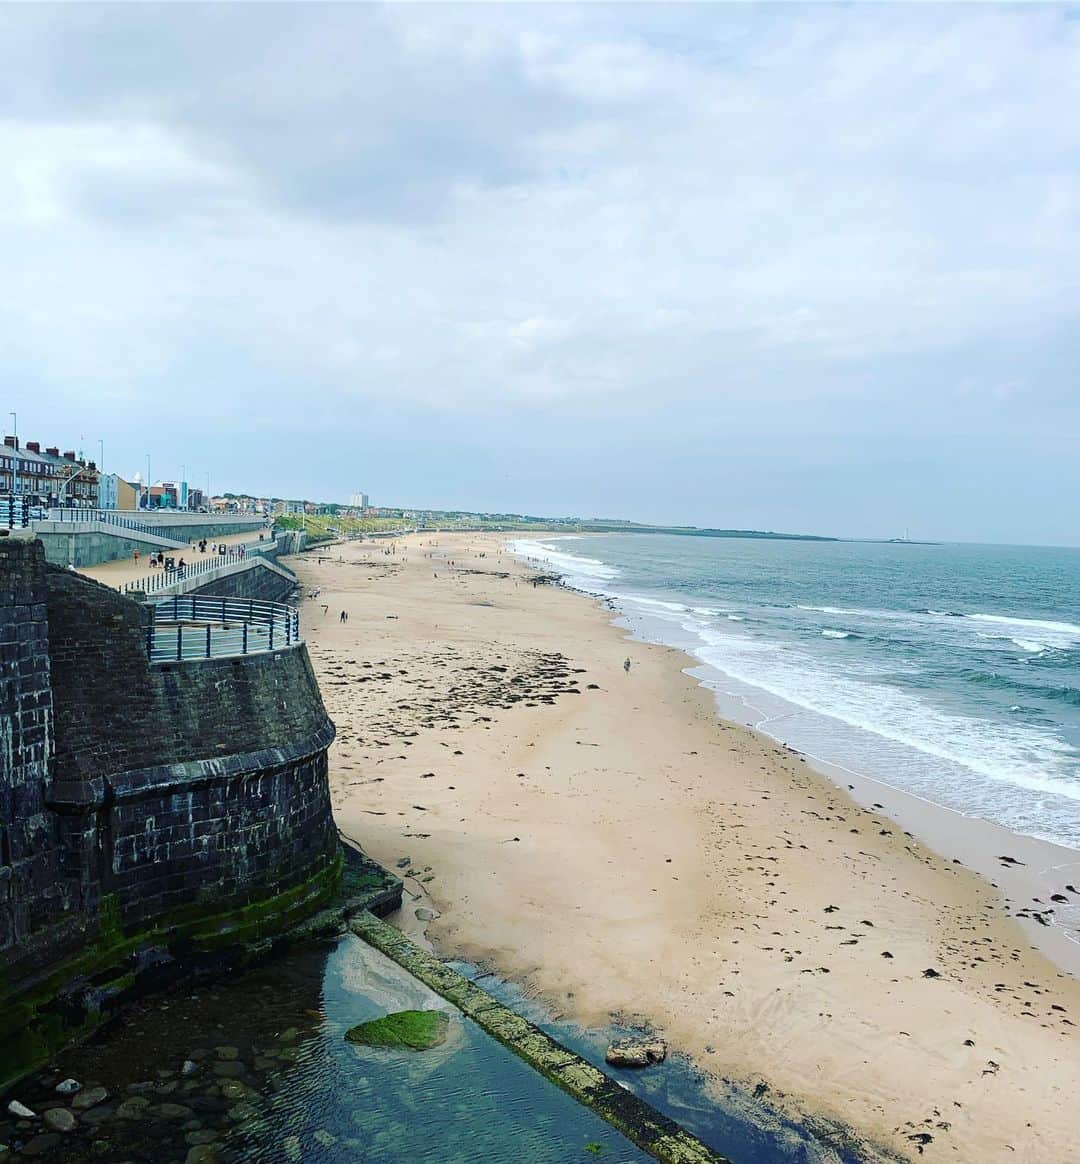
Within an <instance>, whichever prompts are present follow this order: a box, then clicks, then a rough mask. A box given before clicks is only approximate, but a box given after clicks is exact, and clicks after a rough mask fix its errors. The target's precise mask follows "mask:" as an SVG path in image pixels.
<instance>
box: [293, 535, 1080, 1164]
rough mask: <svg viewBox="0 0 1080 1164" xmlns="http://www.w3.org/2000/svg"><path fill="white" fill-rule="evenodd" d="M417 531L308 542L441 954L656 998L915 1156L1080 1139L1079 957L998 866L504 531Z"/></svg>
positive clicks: (984, 1152)
mask: <svg viewBox="0 0 1080 1164" xmlns="http://www.w3.org/2000/svg"><path fill="white" fill-rule="evenodd" d="M436 541H437V542H438V545H434V544H431V543H434V542H436ZM397 548H398V552H397V554H396V555H387V554H386V553H385V549H386V546H385V544H374V545H373V544H371V543H368V544H366V545H360V544H358V543H349V544H347V545H345V546H334V547H330V548H327V549H326V550H325V551H323V552H322V554H321V555H316V554H311V555H306V556H305V557H304V558H302V559H300V558H293V559H290V565H295V568H296V569H297V572H298V573H299V574H300V576H301V578H302V579H303V580H304V583H305V587H306V588H310V587H312V586H317V587H321V590H322V593H321V595H320V596H319V598H318V599H315V600H309V601H307V602H305V604H304V614H303V621H304V626H305V632H306V634H307V636H308V642H309V648H310V650H311V654H312V659H313V661H314V664H315V668H316V671H317V673H318V675H319V679H320V683H321V684H322V688H323V694H324V698H325V699H326V702H327V707H328V709H329V711H330V713H331V715H332V716H333V718H334V719H335V721H336V723H337V725H338V732H339V735H338V740H337V742H336V744H335V746H334V750H333V754H332V769H331V779H332V789H333V796H334V804H335V810H336V813H337V817H338V821H339V823H340V825H341V827H342V828H343V829H344V830H345V831H346V832H347V833H348V834H349V835H351V836H353V837H355V838H356V839H357V840H358V841H359V842H360V843H361V844H362V845H363V846H364V847H365V848H366V849H367V850H368V851H369V852H370V853H371V854H372V855H373V856H375V857H376V858H377V859H379V860H381V861H382V862H383V863H385V864H387V865H389V866H391V867H393V866H395V865H397V864H399V863H400V862H404V863H405V868H406V871H407V872H408V873H409V874H410V875H409V876H408V877H407V881H406V884H407V887H408V888H409V889H410V890H411V891H412V892H413V893H414V894H416V895H417V896H416V900H415V901H414V902H413V904H412V907H411V909H412V914H413V916H412V917H411V918H410V919H409V921H410V923H411V925H412V926H415V925H417V924H427V929H428V933H429V936H430V937H431V938H432V939H433V940H434V942H435V943H436V946H437V948H438V949H439V950H440V951H441V952H443V953H445V954H452V955H456V956H460V957H465V958H468V959H470V960H473V961H484V962H487V963H489V964H490V965H491V966H492V968H494V969H497V970H498V971H499V972H500V973H501V974H503V975H505V976H507V977H510V978H513V979H516V980H519V981H521V982H524V983H526V984H527V986H528V988H529V989H530V990H532V991H535V992H538V993H540V994H542V995H543V996H544V997H545V999H547V1000H548V1001H549V1002H550V1004H551V1005H552V1006H553V1007H554V1008H555V1009H556V1010H557V1011H559V1012H561V1013H563V1014H565V1015H567V1016H569V1017H572V1018H574V1019H576V1020H579V1021H582V1022H594V1023H603V1022H605V1021H607V1020H608V1019H609V1017H610V1016H611V1015H612V1014H619V1015H623V1016H631V1017H636V1018H640V1019H643V1020H647V1021H649V1022H652V1023H653V1024H655V1025H656V1026H657V1027H658V1028H660V1029H661V1030H662V1031H663V1032H664V1033H665V1035H666V1036H667V1038H668V1039H669V1040H670V1042H671V1044H672V1045H673V1047H675V1048H679V1049H683V1050H685V1051H686V1052H688V1053H689V1054H691V1055H692V1056H693V1057H694V1058H695V1060H696V1061H697V1062H698V1063H699V1064H700V1065H701V1067H702V1068H703V1069H704V1070H706V1071H709V1072H711V1073H713V1074H714V1075H716V1076H717V1077H718V1078H726V1079H733V1080H737V1081H739V1082H742V1083H745V1084H747V1085H748V1086H750V1087H754V1086H756V1085H764V1086H765V1087H766V1088H767V1092H766V1093H765V1095H766V1098H767V1099H769V1100H771V1101H772V1102H773V1103H775V1104H777V1105H778V1106H780V1107H782V1108H783V1109H785V1110H786V1111H789V1112H791V1113H793V1114H795V1115H799V1114H810V1115H812V1116H817V1117H825V1118H829V1119H833V1120H837V1121H841V1122H843V1123H844V1124H847V1125H849V1126H850V1127H852V1128H853V1129H855V1130H856V1131H857V1132H858V1133H859V1134H860V1135H862V1136H864V1137H867V1138H869V1139H870V1140H872V1141H873V1142H875V1143H878V1144H881V1145H883V1146H884V1148H886V1149H887V1150H890V1151H892V1152H895V1153H898V1154H900V1155H902V1156H903V1157H906V1158H911V1159H920V1158H921V1159H927V1160H933V1159H937V1160H946V1159H949V1160H964V1161H967V1160H970V1161H988V1160H1005V1159H1008V1160H1027V1161H1033V1162H1034V1161H1056V1160H1066V1159H1069V1158H1072V1157H1073V1156H1074V1155H1075V1144H1076V1140H1077V1136H1078V1134H1080V1112H1078V1109H1077V1105H1076V1103H1075V1096H1076V1094H1077V1089H1078V1087H1080V1056H1078V1055H1077V1042H1076V1032H1077V1027H1076V1026H1075V1025H1074V1022H1080V1018H1074V1016H1076V1015H1077V1014H1078V1013H1080V983H1078V982H1077V981H1076V980H1075V979H1073V978H1071V977H1069V976H1068V975H1066V974H1064V973H1062V972H1061V971H1060V970H1059V969H1058V967H1056V966H1055V965H1054V964H1053V963H1052V962H1050V961H1049V960H1048V959H1047V958H1046V957H1045V956H1044V955H1043V954H1042V953H1041V952H1039V951H1037V950H1035V949H1033V948H1032V946H1031V944H1030V942H1029V940H1028V938H1027V937H1026V935H1025V934H1024V932H1023V931H1022V930H1021V929H1020V926H1019V925H1018V923H1017V922H1016V921H1015V920H1013V919H1012V918H1011V917H1009V916H1008V911H1007V908H1006V905H1005V902H1004V900H1003V898H1002V896H1001V895H1000V893H999V892H998V891H997V890H995V889H994V888H993V887H992V886H991V885H990V884H989V882H988V881H986V880H984V879H983V878H981V877H979V876H978V875H976V874H975V873H973V872H971V871H970V869H968V868H967V867H966V865H960V864H956V863H954V862H953V860H952V859H951V858H952V857H953V856H954V854H953V853H950V852H949V851H948V850H947V849H943V851H944V852H945V855H944V856H938V855H937V854H936V853H935V852H934V851H932V850H931V849H929V848H927V847H925V846H924V845H923V844H921V843H919V842H918V841H916V840H915V839H914V838H913V837H911V836H908V835H906V834H905V832H904V831H903V828H902V827H901V826H899V825H897V824H896V823H895V822H894V821H893V819H891V817H889V816H887V815H885V813H884V812H882V811H879V810H873V811H870V810H867V809H866V808H863V807H860V806H859V805H858V804H856V803H855V802H854V801H853V800H852V799H850V798H849V796H848V794H847V793H846V791H844V790H842V789H841V788H838V787H837V786H836V785H835V784H834V783H833V782H831V781H830V780H829V779H827V778H826V777H825V776H823V775H821V774H819V773H817V772H815V771H813V770H812V769H811V768H810V767H809V766H808V765H807V764H806V763H805V761H804V759H803V758H802V757H799V756H797V755H795V754H794V753H791V752H790V751H788V750H787V749H785V748H783V747H781V746H778V745H777V744H775V743H774V742H772V741H770V740H768V739H765V738H763V737H760V736H758V735H755V734H754V733H753V732H751V731H749V730H748V729H746V728H743V727H740V726H737V725H735V724H732V723H726V722H724V721H722V720H720V719H719V718H718V716H717V714H716V709H715V705H714V701H713V698H712V696H711V694H710V693H709V692H707V691H706V690H704V689H703V688H701V687H699V686H698V685H697V683H696V682H695V681H694V680H693V679H692V678H690V677H689V676H687V675H686V674H684V668H689V667H692V666H693V661H692V660H690V659H688V658H687V657H686V656H685V655H682V654H681V653H680V652H677V651H673V650H670V649H668V648H665V647H659V646H654V645H649V644H643V643H638V642H634V641H631V640H629V639H627V637H626V636H625V633H624V632H623V631H620V630H619V629H618V628H616V627H614V626H612V625H611V623H610V617H611V616H610V612H608V611H606V610H604V609H603V608H601V607H600V606H599V604H597V603H595V602H593V601H591V600H589V599H586V598H584V597H582V596H579V595H574V594H570V593H568V592H566V591H564V590H561V589H559V588H557V587H552V586H546V585H541V586H536V587H534V586H532V585H530V584H529V583H528V581H527V577H528V572H527V571H526V570H525V569H524V568H523V567H521V566H519V565H518V564H517V563H516V562H515V561H514V560H513V559H512V558H511V557H510V555H509V554H507V553H505V552H503V553H500V548H499V540H498V539H496V538H494V537H484V536H480V535H448V534H443V535H430V536H420V537H413V538H410V539H406V540H402V541H399V542H398V543H397ZM481 554H483V555H485V556H483V557H481V556H479V555H481ZM427 555H431V556H430V557H429V556H427ZM451 560H452V561H453V562H454V565H451V564H450V562H451ZM436 575H437V577H436ZM323 604H326V605H327V606H328V608H329V610H328V613H326V614H324V613H323V611H322V606H323ZM342 609H345V610H347V611H348V614H349V620H348V622H346V623H341V622H340V621H339V612H340V611H341V610H342ZM627 656H629V657H630V659H631V663H632V666H631V670H630V673H629V674H626V673H625V672H624V670H623V667H622V663H623V660H624V659H625V658H626V657H627ZM879 799H881V798H879ZM882 803H885V801H884V800H883V799H882ZM1004 852H1010V851H1009V850H1004ZM406 858H407V859H408V860H407V861H406ZM1003 868H1004V867H1003ZM1016 868H1018V867H1016ZM1005 876H1007V874H1006V873H1004V872H1003V877H1005ZM1077 887H1078V888H1080V886H1077ZM1063 892H1064V890H1063ZM417 909H419V910H421V911H424V912H422V913H421V916H420V918H419V919H417V918H416V917H415V912H416V910H417ZM429 913H430V914H431V915H434V916H433V917H432V918H431V919H430V920H429V917H428V915H429ZM659 1069H660V1070H662V1068H659Z"/></svg>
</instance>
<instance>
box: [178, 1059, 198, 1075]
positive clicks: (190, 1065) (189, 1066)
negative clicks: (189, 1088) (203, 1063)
mask: <svg viewBox="0 0 1080 1164" xmlns="http://www.w3.org/2000/svg"><path fill="white" fill-rule="evenodd" d="M198 1069H199V1065H198V1063H196V1062H195V1061H194V1060H193V1059H185V1060H184V1065H183V1066H182V1067H181V1068H180V1074H181V1075H184V1076H188V1075H194V1074H195V1072H196V1071H198Z"/></svg>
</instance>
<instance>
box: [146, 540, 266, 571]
mask: <svg viewBox="0 0 1080 1164" xmlns="http://www.w3.org/2000/svg"><path fill="white" fill-rule="evenodd" d="M259 536H260V537H261V536H262V535H261V534H260V535H259ZM191 548H192V550H197V551H198V552H199V553H200V554H217V555H218V556H219V557H222V558H224V557H225V556H226V555H227V554H228V552H229V547H228V546H227V545H226V544H225V543H224V542H216V543H214V544H213V545H211V544H210V543H209V542H208V541H207V540H206V538H203V539H202V540H201V541H198V542H192V543H191ZM236 552H237V554H238V555H239V556H240V557H241V558H243V557H244V556H245V554H246V547H244V546H237V547H236ZM132 559H133V560H134V562H135V565H138V564H139V551H138V550H135V551H134V552H133V553H132ZM148 561H149V563H150V568H151V569H157V568H159V567H160V568H163V569H166V570H184V569H186V568H187V562H185V561H184V559H183V558H181V559H180V561H179V562H177V561H176V559H175V558H173V557H166V555H165V554H164V553H163V552H162V551H160V550H157V551H155V552H154V553H152V554H151V555H150V557H149V559H148Z"/></svg>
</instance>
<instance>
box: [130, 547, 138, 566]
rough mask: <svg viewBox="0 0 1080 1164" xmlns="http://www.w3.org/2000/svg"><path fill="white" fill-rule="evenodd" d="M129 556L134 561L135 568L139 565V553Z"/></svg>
mask: <svg viewBox="0 0 1080 1164" xmlns="http://www.w3.org/2000/svg"><path fill="white" fill-rule="evenodd" d="M131 556H132V557H133V558H134V559H135V565H136V566H137V565H138V564H139V551H138V550H136V551H135V552H134V553H133V554H132V555H131Z"/></svg>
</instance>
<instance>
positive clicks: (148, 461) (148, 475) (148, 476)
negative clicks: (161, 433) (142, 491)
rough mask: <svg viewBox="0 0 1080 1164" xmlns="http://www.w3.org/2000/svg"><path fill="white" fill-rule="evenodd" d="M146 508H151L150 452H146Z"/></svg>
mask: <svg viewBox="0 0 1080 1164" xmlns="http://www.w3.org/2000/svg"><path fill="white" fill-rule="evenodd" d="M146 508H147V509H149V508H150V454H149V453H147V454H146Z"/></svg>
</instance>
